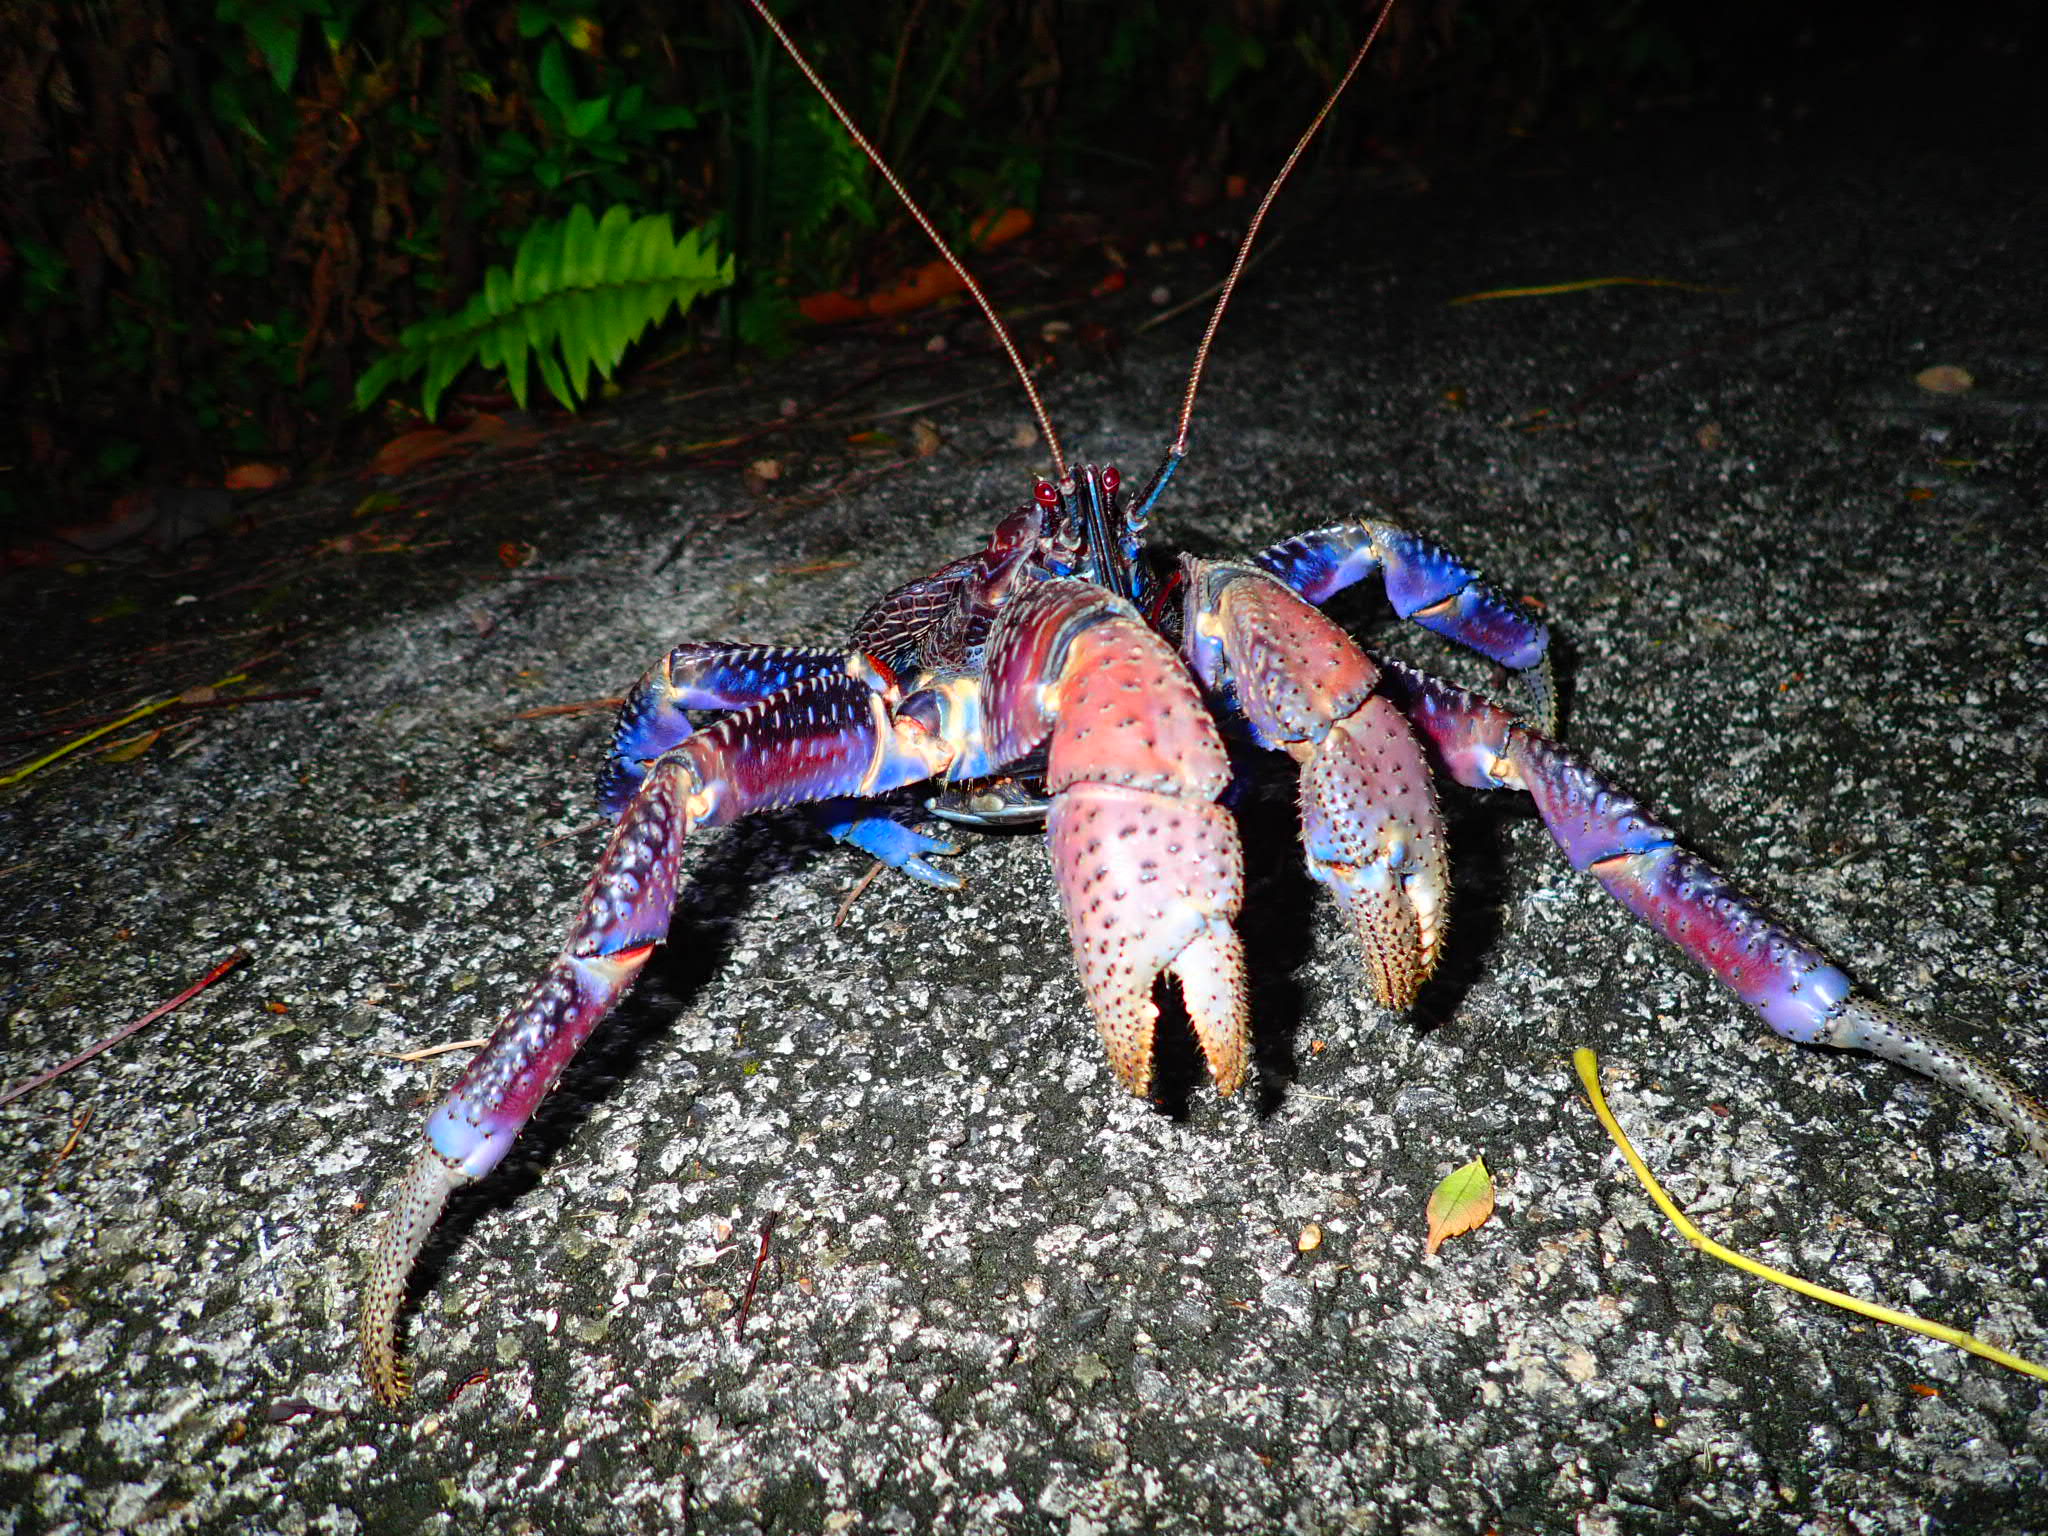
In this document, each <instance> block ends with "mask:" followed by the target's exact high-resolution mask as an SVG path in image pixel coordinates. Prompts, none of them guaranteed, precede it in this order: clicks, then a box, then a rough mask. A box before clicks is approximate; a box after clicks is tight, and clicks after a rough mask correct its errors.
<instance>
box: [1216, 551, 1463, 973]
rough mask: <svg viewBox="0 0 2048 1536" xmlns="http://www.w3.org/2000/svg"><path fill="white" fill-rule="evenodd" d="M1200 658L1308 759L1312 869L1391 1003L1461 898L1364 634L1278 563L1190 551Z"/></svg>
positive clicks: (1421, 765)
mask: <svg viewBox="0 0 2048 1536" xmlns="http://www.w3.org/2000/svg"><path fill="white" fill-rule="evenodd" d="M1186 570H1187V573H1188V578H1189V580H1188V584H1187V590H1188V613H1187V619H1186V622H1185V635H1186V645H1187V652H1188V659H1189V661H1190V663H1191V664H1192V665H1193V667H1194V669H1195V672H1196V675H1197V676H1199V677H1200V678H1201V679H1202V681H1203V682H1205V683H1207V684H1208V685H1209V686H1210V687H1211V688H1212V689H1214V690H1215V691H1216V692H1218V693H1219V694H1223V695H1226V696H1228V697H1231V698H1233V699H1234V700H1235V702H1236V704H1237V707H1238V710H1239V712H1240V713H1242V714H1243V716H1244V718H1245V720H1246V722H1247V723H1248V724H1249V725H1250V726H1251V728H1252V732H1253V734H1254V735H1255V736H1256V737H1257V738H1258V740H1259V741H1260V742H1262V743H1263V744H1265V745H1266V746H1269V747H1274V748H1277V749H1279V750H1281V751H1284V752H1286V753H1287V754H1288V755H1289V756H1291V757H1293V758H1294V760H1295V761H1296V762H1298V763H1300V764H1301V787H1300V796H1301V840H1302V844H1303V847H1304V850H1305V852H1306V854H1307V861H1308V872H1309V873H1310V874H1311V875H1313V876H1314V877H1315V878H1316V879H1317V880H1319V881H1321V882H1322V883H1323V884H1324V885H1326V886H1328V887H1329V888H1330V892H1331V894H1332V895H1334V896H1335V897H1336V898H1337V901H1338V904H1339V905H1340V906H1342V907H1343V908H1344V915H1345V916H1346V917H1347V918H1348V919H1349V920H1350V924H1351V931H1352V934H1353V936H1354V937H1355V938H1356V939H1357V940H1358V948H1359V952H1360V954H1361V955H1362V956H1363V958H1364V960H1365V974H1366V980H1367V982H1368V983H1369V984H1370V985H1371V987H1372V992H1373V996H1374V997H1375V998H1377V999H1378V1000H1379V1002H1380V1005H1381V1006H1382V1007H1386V1008H1395V1009H1400V1008H1406V1007H1407V1006H1408V1005H1409V1004H1410V1003H1412V1002H1413V1001H1415V994H1416V993H1417V992H1418V991H1420V990H1421V988H1422V984H1423V982H1424V981H1426V980H1427V979H1428V978H1429V974H1430V972H1431V971H1432V970H1434V969H1435V967H1436V960H1437V955H1438V953H1439V951H1441V950H1442V948H1443V942H1444V933H1445V928H1446V914H1447V909H1448V904H1449V899H1450V868H1449V863H1448V861H1447V859H1446V856H1445V852H1444V830H1443V822H1442V820H1441V818H1440V817H1439V816H1438V814H1437V806H1436V792H1435V790H1433V789H1432V788H1431V787H1430V771H1429V763H1428V760H1427V759H1426V758H1425V757H1424V756H1423V752H1422V746H1421V743H1420V742H1418V741H1417V740H1416V737H1415V733H1414V731H1413V730H1411V729H1410V728H1409V725H1408V721H1407V719H1406V717H1405V716H1403V715H1402V713H1401V711H1400V710H1399V709H1397V708H1396V707H1395V706H1394V705H1393V704H1391V703H1390V702H1388V700H1387V699H1385V698H1384V697H1382V696H1381V695H1380V694H1379V692H1378V691H1377V690H1378V687H1379V681H1380V673H1379V668H1378V666H1377V665H1376V664H1375V663H1374V662H1373V660H1372V658H1371V657H1369V656H1367V655H1366V654H1365V653H1364V652H1363V651H1361V650H1360V649H1359V648H1358V645H1357V642H1355V641H1354V640H1352V638H1351V637H1350V636H1349V635H1347V634H1346V633H1345V632H1344V631H1343V630H1342V629H1341V628H1340V627H1338V626H1337V625H1336V624H1335V623H1333V622H1331V620H1330V619H1329V618H1327V617H1326V616H1325V615H1324V614H1323V613H1321V612H1320V611H1319V610H1317V609H1315V608H1313V607H1311V606H1310V605H1309V604H1308V603H1306V602H1304V601H1302V599H1301V598H1299V597H1298V596H1296V595H1295V594H1294V593H1293V592H1292V591H1290V590H1289V589H1288V588H1287V587H1285V586H1283V585H1282V584H1281V583H1280V582H1278V581H1276V580H1274V579H1273V578H1272V577H1271V576H1269V575H1267V574H1266V573H1265V572H1263V571H1260V570H1256V569H1253V568H1252V567H1250V566H1245V565H1235V564H1231V563H1229V562H1225V561H1207V560H1194V559H1190V560H1188V561H1187V563H1186Z"/></svg>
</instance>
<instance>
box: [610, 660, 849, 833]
mask: <svg viewBox="0 0 2048 1536" xmlns="http://www.w3.org/2000/svg"><path fill="white" fill-rule="evenodd" d="M860 664H861V663H859V662H856V661H855V660H854V653H851V652H847V651H810V650H799V649H796V648H795V647H793V646H786V645H721V644H716V643H710V644H701V645H679V646H677V647H676V648H675V649H674V650H672V651H670V652H669V653H668V655H667V656H665V657H663V658H662V660H661V661H660V662H658V663H656V664H655V665H654V666H652V667H650V668H649V669H648V671H647V675H646V676H644V677H642V678H641V679H640V681H639V682H637V683H635V684H634V685H633V687H632V689H631V690H630V691H629V692H628V693H627V694H626V702H625V703H624V704H622V705H620V706H619V716H618V720H617V723H615V724H614V725H613V727H612V749H611V755H610V756H609V757H607V758H606V759H605V764H604V766H603V767H602V768H600V769H598V771H597V803H598V807H599V809H601V810H602V811H603V812H604V813H605V815H607V816H616V815H618V814H619V813H620V812H621V811H623V810H624V809H625V808H626V803H627V802H628V801H630V800H631V799H632V798H633V791H634V790H636V789H638V788H639V787H640V780H641V779H642V778H643V777H644V776H645V775H646V772H647V765H648V764H649V763H651V762H653V761H654V760H655V759H656V758H657V757H659V756H661V754H662V753H664V752H666V751H668V749H669V748H670V747H673V746H674V745H676V743H677V742H679V741H682V740H683V739H684V738H685V737H687V736H688V735H689V734H690V732H691V730H692V729H693V727H692V726H691V724H690V716H689V714H688V711H690V710H693V709H697V710H709V709H716V710H733V709H745V708H747V707H748V706H749V705H753V704H758V703H760V702H761V701H762V700H763V699H766V698H769V697H771V696H772V695H774V694H778V693H780V692H782V690H783V689H785V688H787V687H789V686H790V685H791V684H793V683H798V682H801V681H803V679H805V678H807V677H831V676H834V675H838V676H848V675H859V674H858V673H856V672H854V671H853V670H852V669H853V668H856V667H858V666H859V665H860Z"/></svg>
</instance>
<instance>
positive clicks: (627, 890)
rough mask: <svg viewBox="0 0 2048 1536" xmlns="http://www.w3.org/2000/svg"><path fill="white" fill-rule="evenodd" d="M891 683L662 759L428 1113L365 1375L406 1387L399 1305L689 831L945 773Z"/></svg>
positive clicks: (657, 892) (659, 915)
mask: <svg viewBox="0 0 2048 1536" xmlns="http://www.w3.org/2000/svg"><path fill="white" fill-rule="evenodd" d="M892 694H893V690H891V689H887V688H882V687H875V686H870V685H869V684H867V683H865V682H863V681H861V680H859V679H856V678H852V677H848V676H845V675H843V674H842V675H840V676H836V677H832V676H827V677H812V678H805V679H803V680H802V681H799V682H797V683H795V684H793V685H792V686H790V687H789V688H787V689H785V690H783V691H782V692H781V693H778V694H776V695H774V696H773V697H771V698H768V699H765V700H763V701H762V702H761V703H760V704H758V705H756V706H754V707H753V708H751V709H748V710H745V711H743V712H742V713H740V714H736V715H729V716H727V717H726V718H725V719H724V720H721V721H719V722H718V723H717V724H716V725H714V726H712V727H710V728H709V729H707V730H705V731H702V732H700V733H698V734H696V735H693V736H690V737H688V738H687V739H686V740H684V741H682V742H680V743H679V744H677V745H676V746H675V747H674V748H673V749H672V750H670V751H669V752H667V753H665V754H663V755H662V756H661V757H660V758H658V759H656V760H655V763H654V765H653V767H652V768H650V769H649V770H648V772H647V774H646V775H645V777H644V779H643V781H642V783H641V785H640V787H639V789H638V790H636V791H635V792H634V794H633V798H632V800H631V802H630V803H629V804H628V805H627V807H626V811H625V814H624V815H623V816H622V817H621V818H620V820H619V825H618V827H617V829H616V830H614V831H613V833H612V836H611V841H610V842H609V843H608V844H606V846H605V851H604V856H603V858H601V859H600V860H599V861H598V866H597V872H596V873H595V874H594V875H592V876H591V879H590V883H589V884H588V885H587V886H586V887H585V888H584V892H583V902H582V906H581V907H580V908H579V910H578V912H577V916H576V921H575V922H574V924H573V925H572V926H571V927H570V930H569V938H568V942H567V943H566V944H565V945H564V946H563V949H562V953H561V954H560V955H558V956H557V957H556V959H555V961H554V963H553V964H552V965H550V966H549V967H548V969H547V970H546V971H545V972H544V973H543V974H542V976H541V978H540V980H539V981H538V982H536V983H535V984H534V986H533V987H532V989H531V990H530V991H529V992H528V993H527V994H526V996H525V998H524V999H522V1000H521V1001H520V1003H519V1005H518V1006H517V1007H515V1008H514V1009H513V1010H512V1012H511V1013H510V1014H509V1015H508V1016H507V1017H506V1019H505V1021H504V1023H502V1024H500V1025H499V1026H498V1030H497V1033H496V1034H494V1035H492V1036H491V1038H490V1041H489V1042H488V1043H487V1044H486V1045H485V1046H484V1048H483V1049H482V1050H481V1051H480V1052H478V1053H477V1056H476V1058H475V1059H474V1060H473V1061H471V1062H470V1064H469V1067H468V1069H467V1070H466V1071H464V1073H463V1074H462V1076H461V1077H460V1078H459V1079H458V1080H457V1081H456V1084H455V1086H454V1088H453V1089H451V1090H450V1091H449V1094H448V1097H447V1099H446V1101H445V1102H443V1104H442V1105H441V1107H440V1108H439V1109H437V1110H436V1111H435V1112H434V1114H433V1116H432V1117H431V1118H430V1119H429V1120H428V1121H427V1130H426V1143H425V1145H424V1146H422V1147H421V1148H420V1151H419V1154H418V1156H417V1158H416V1159H415V1161H414V1163H413V1166H412V1170H411V1172H410V1173H408V1174H407V1175H406V1177H405V1179H404V1181H403V1183H402V1185H401V1187H400V1191H399V1198H398V1203H397V1205H396V1207H395V1208H394V1209H393V1211H392V1213H391V1216H390V1218H389V1219H388V1220H387V1222H386V1223H385V1226H384V1229H383V1233H382V1236H381V1238H380V1239H379V1242H378V1246H377V1251H376V1255H375V1257H374V1259H373V1261H372V1265H371V1272H370V1282H369V1286H368V1289H367V1290H366V1291H365V1293H364V1297H363V1313H362V1346H363V1376H364V1379H365V1380H366V1381H367V1382H368V1383H369V1385H370V1390H371V1391H372V1392H373V1393H375V1394H376V1396H377V1398H378V1399H379V1400H380V1401H382V1402H386V1403H392V1402H396V1401H398V1399H400V1398H401V1397H403V1396H404V1395H405V1392H406V1374H405V1369H404V1367H403V1365H402V1364H401V1362H400V1361H399V1358H398V1352H397V1325H398V1312H399V1308H400V1306H401V1305H402V1304H403V1301H404V1297H405V1286H406V1281H407V1279H408V1278H409V1277H410V1275H411V1273H412V1267H413V1264H414V1262H415V1261H416V1260H417V1259H418V1257H419V1253H420V1250H421V1249H422V1248H423V1247H424V1246H425V1244H426V1241H427V1237H428V1235H429V1234H430V1233H431V1232H432V1231H433V1228H434V1224H435V1222H436V1221H437V1220H439V1218H440V1215H441V1211H442V1209H443V1207H444V1206H445V1205H446V1204H447V1200H448V1196H449V1195H450V1194H451V1193H453V1192H454V1191H455V1190H457V1189H459V1188H461V1187H462V1186H463V1185H465V1184H468V1183H472V1182H473V1181H475V1180H477V1179H480V1178H482V1177H483V1176H484V1175H485V1174H486V1173H488V1172H490V1170H491V1169H492V1168H494V1167H496V1166H497V1164H498V1163H499V1161H500V1160H502V1159H503V1158H504V1156H505V1154H506V1152H507V1151H509V1150H510V1149H511V1146H512V1143H513V1141H514V1139H515V1138H517V1136H518V1134H519V1131H520V1128H521V1127H523V1126H524V1125H525V1124H526V1122H527V1121H528V1120H529V1119H530V1118H532V1115H533V1112H534V1110H535V1109H536V1108H537V1107H538V1106H539V1104H540V1101H541V1100H542V1099H543V1098H545V1097H546V1096H547V1093H548V1090H549V1089H550V1088H552V1087H553V1086H554V1084H555V1080H556V1079H557V1078H558V1077H560V1076H561V1074H562V1069H563V1068H564V1067H566V1066H567V1065H568V1064H569V1061H570V1059H571V1058H572V1057H573V1056H575V1054H576V1051H577V1049H578V1048H579V1047H580V1046H581V1045H582V1044H583V1042H584V1040H585V1039H586V1038H588V1036H589V1034H590V1032H591V1030H593V1029H594V1028H596V1027H597V1024H598V1022H599V1021H600V1020H601V1019H603V1018H604V1016H605V1015H606V1014H608V1013H610V1012H611V1010H612V1006H613V1005H614V1004H615V1003H617V1002H618V1000H619V998H620V997H621V996H623V995H624V993H625V991H626V989H627V988H628V987H629V986H631V985H632V982H633V978H634V977H635V976H636V975H638V974H639V971H640V967H641V966H642V965H644V964H645V963H646V960H647V956H648V955H649V953H650V952H652V950H653V948H654V946H655V945H656V944H657V943H659V942H660V941H661V939H662V937H663V936H664V935H665V934H666V933H667V931H668V924H669V918H670V915H671V913H672V912H673V911H674V908H675V900H676V869H677V863H678V860H679V859H680V857H681V854H682V848H683V843H684V840H685V839H686V838H687V836H688V835H689V833H690V832H691V831H692V830H693V829H694V828H697V827H715V826H720V825H723V824H724V823H726V822H728V821H731V820H733V819H734V818H736V817H739V816H743V815H745V814H747V813H748V812H749V811H756V810H762V809H766V808H769V807H773V806H783V805H792V804H796V803H799V802H803V801H810V800H818V799H824V798H827V797H830V796H835V795H847V794H859V795H869V794H875V793H878V792H880V791H883V790H888V789H895V788H899V787H900V786H902V785H905V784H913V783H916V782H917V781H919V780H921V779H926V778H930V777H931V776H933V775H934V774H935V773H939V772H942V771H944V769H945V767H946V766H947V764H948V763H949V762H950V761H951V757H952V749H951V748H950V747H948V746H946V745H945V744H944V743H943V742H941V741H939V740H938V739H937V738H935V737H934V736H932V734H931V733H930V732H929V731H928V730H927V729H926V728H925V726H923V725H922V724H920V723H919V722H917V721H915V720H910V719H903V718H899V717H897V716H896V715H895V714H894V712H893V708H892V706H893V704H894V702H895V700H894V698H893V696H892Z"/></svg>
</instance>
